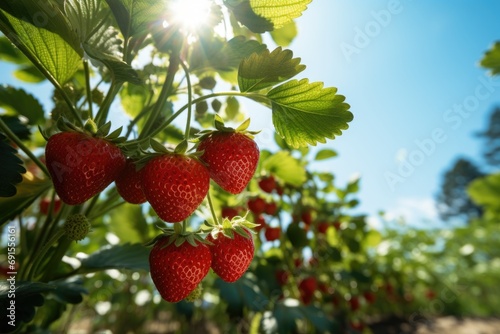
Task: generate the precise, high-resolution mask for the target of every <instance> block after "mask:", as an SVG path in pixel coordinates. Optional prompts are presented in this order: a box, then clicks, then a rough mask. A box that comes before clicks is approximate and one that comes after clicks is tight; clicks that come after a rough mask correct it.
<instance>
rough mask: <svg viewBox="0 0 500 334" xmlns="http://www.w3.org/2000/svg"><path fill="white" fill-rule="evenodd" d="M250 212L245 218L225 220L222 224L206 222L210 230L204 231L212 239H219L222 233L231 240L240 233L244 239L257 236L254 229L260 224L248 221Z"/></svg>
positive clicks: (237, 217) (236, 217)
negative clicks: (253, 235)
mask: <svg viewBox="0 0 500 334" xmlns="http://www.w3.org/2000/svg"><path fill="white" fill-rule="evenodd" d="M247 215H248V212H247V213H246V214H245V216H243V217H242V216H235V217H233V218H232V219H228V218H224V219H223V220H222V223H219V222H217V223H213V222H209V221H205V224H206V225H208V227H209V228H208V229H206V230H204V231H205V232H206V233H209V234H210V235H211V236H212V238H214V239H217V237H218V235H219V234H221V233H222V235H224V236H225V237H228V238H230V239H234V233H238V234H239V235H241V236H242V237H244V238H247V239H248V238H251V235H249V234H248V233H247V231H248V232H250V233H251V234H256V232H255V231H253V229H254V228H255V227H257V226H259V225H260V224H255V223H252V222H250V221H248V220H247V218H246V217H247Z"/></svg>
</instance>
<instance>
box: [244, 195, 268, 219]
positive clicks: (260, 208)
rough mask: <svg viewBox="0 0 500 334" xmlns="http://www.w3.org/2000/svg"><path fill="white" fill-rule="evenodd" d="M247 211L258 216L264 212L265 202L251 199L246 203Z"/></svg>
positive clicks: (260, 199) (259, 199)
mask: <svg viewBox="0 0 500 334" xmlns="http://www.w3.org/2000/svg"><path fill="white" fill-rule="evenodd" d="M247 206H248V209H249V210H250V211H252V213H254V214H256V215H260V214H261V213H263V212H264V210H266V201H265V200H264V199H262V198H260V197H255V198H251V199H249V200H248V202H247Z"/></svg>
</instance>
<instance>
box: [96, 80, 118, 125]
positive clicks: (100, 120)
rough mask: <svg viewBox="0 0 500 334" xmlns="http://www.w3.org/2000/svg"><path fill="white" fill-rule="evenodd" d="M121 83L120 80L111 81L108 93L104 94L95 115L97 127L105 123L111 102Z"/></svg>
mask: <svg viewBox="0 0 500 334" xmlns="http://www.w3.org/2000/svg"><path fill="white" fill-rule="evenodd" d="M122 85H123V83H122V82H119V83H116V82H115V81H114V80H113V81H111V85H110V86H109V89H108V93H107V94H106V97H105V98H104V101H103V102H102V104H101V107H100V108H99V111H98V112H97V115H96V116H95V123H96V124H97V127H99V128H100V127H101V126H103V125H104V123H106V119H107V118H108V113H109V108H110V106H111V103H112V102H113V101H114V99H115V96H116V94H118V92H119V91H120V88H121V86H122Z"/></svg>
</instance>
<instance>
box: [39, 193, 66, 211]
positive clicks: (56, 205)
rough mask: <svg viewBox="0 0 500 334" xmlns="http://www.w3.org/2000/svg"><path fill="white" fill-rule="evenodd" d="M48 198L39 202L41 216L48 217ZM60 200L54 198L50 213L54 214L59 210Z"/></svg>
mask: <svg viewBox="0 0 500 334" xmlns="http://www.w3.org/2000/svg"><path fill="white" fill-rule="evenodd" d="M50 201H51V200H50V198H42V200H41V201H40V213H41V214H42V215H48V214H49V208H50ZM61 204H62V202H61V199H60V198H57V197H56V198H55V200H54V207H53V209H52V213H54V214H56V213H58V212H59V210H61Z"/></svg>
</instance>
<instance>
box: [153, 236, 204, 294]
mask: <svg viewBox="0 0 500 334" xmlns="http://www.w3.org/2000/svg"><path fill="white" fill-rule="evenodd" d="M168 240H169V238H167V237H163V238H161V239H159V240H158V241H157V242H156V243H155V245H154V246H153V248H152V249H151V252H150V253H149V268H150V271H151V279H152V280H153V283H154V284H155V286H156V288H157V289H158V292H160V295H161V296H162V298H163V299H165V300H166V301H168V302H171V303H177V302H179V301H181V300H183V299H184V298H186V297H187V296H188V295H189V294H190V293H191V291H193V290H194V289H195V288H196V287H197V286H198V284H199V283H200V282H201V280H202V279H203V278H204V277H205V276H206V275H207V273H208V271H209V270H210V265H211V262H212V260H211V258H212V256H211V255H210V250H209V249H208V247H207V246H206V245H204V244H201V243H199V244H197V245H196V246H193V245H191V244H190V243H188V242H183V243H182V244H181V245H180V246H176V245H175V243H174V242H172V243H171V244H169V245H167V242H168Z"/></svg>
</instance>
